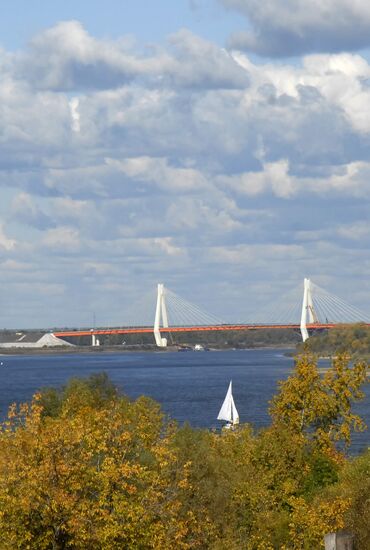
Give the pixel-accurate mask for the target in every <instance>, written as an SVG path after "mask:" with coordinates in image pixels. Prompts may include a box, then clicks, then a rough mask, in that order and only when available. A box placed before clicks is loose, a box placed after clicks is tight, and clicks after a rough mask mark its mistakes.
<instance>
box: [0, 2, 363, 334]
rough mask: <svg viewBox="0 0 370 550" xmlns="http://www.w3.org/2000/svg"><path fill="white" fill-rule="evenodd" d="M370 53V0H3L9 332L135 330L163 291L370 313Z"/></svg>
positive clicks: (3, 257)
mask: <svg viewBox="0 0 370 550" xmlns="http://www.w3.org/2000/svg"><path fill="white" fill-rule="evenodd" d="M369 37H370V7H369V5H368V3H367V2H366V1H365V0H359V1H358V2H356V3H355V4H353V2H351V1H350V0H335V1H334V0H325V2H321V3H317V1H316V0H294V1H293V0H265V2H263V3H261V2H260V1H257V0H193V1H192V2H190V1H189V2H187V1H185V0H184V1H183V2H170V1H169V0H168V1H167V0H166V1H158V2H153V1H149V0H146V1H144V0H137V1H136V2H123V1H120V2H119V1H118V0H107V1H105V2H104V3H103V2H97V1H95V2H92V1H90V2H85V1H75V2H72V1H63V2H61V1H54V2H41V1H39V2H36V1H33V2H32V8H31V3H30V2H26V1H20V0H14V1H13V2H11V3H10V2H4V3H3V4H2V17H1V20H0V47H1V49H0V288H1V289H2V292H1V294H0V296H1V298H0V306H1V307H0V325H1V326H3V327H54V326H86V325H89V324H91V319H92V312H95V315H96V320H97V324H98V325H106V326H112V325H114V326H117V325H121V324H124V323H126V322H129V321H130V320H132V317H130V315H133V313H132V312H133V310H135V307H136V306H135V305H134V304H137V303H142V302H143V300H144V298H145V296H149V295H151V296H152V297H153V293H154V292H155V285H156V284H157V283H158V282H163V283H165V284H166V285H167V286H168V287H169V288H171V289H172V290H173V291H175V292H177V293H178V294H180V295H181V296H183V297H184V298H186V299H187V300H190V301H193V302H195V303H197V304H198V305H199V306H201V307H203V308H204V309H206V310H208V311H210V312H211V313H214V314H215V315H216V316H218V317H220V318H223V319H225V320H226V321H231V322H232V321H236V320H240V321H243V320H250V319H255V320H264V319H263V312H264V311H266V310H269V308H272V307H273V308H275V304H278V303H279V302H282V304H284V305H286V300H288V299H289V298H284V296H286V295H288V294H289V292H290V291H291V289H294V288H297V286H298V285H301V284H302V281H303V278H304V277H311V278H312V279H313V280H314V281H315V282H316V283H317V284H319V285H320V286H321V287H324V288H326V289H327V290H329V291H330V292H333V293H334V294H337V295H339V296H341V297H342V298H344V299H346V300H347V301H349V302H351V303H352V304H353V305H354V306H357V307H360V308H362V309H365V310H367V311H370V300H369V295H370V259H369V240H370V226H369V202H370V201H369V198H370V184H369V181H370V178H369V176H370V87H369V82H370V65H369V61H368V55H367V52H368V48H369V46H370V38H369ZM272 304H273V305H272ZM138 307H139V306H138ZM282 307H284V306H283V305H282ZM153 314H154V313H153V312H151V311H148V320H150V319H151V317H152V316H153Z"/></svg>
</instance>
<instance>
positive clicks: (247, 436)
mask: <svg viewBox="0 0 370 550" xmlns="http://www.w3.org/2000/svg"><path fill="white" fill-rule="evenodd" d="M365 377H366V365H365V364H362V363H361V364H357V365H355V366H353V365H352V364H351V363H350V361H349V358H348V357H346V356H341V357H338V358H337V359H336V360H335V361H334V362H333V365H332V367H331V368H330V369H328V371H327V372H326V373H325V374H324V376H321V375H320V374H319V371H318V369H317V364H316V361H315V358H314V357H313V356H310V355H303V356H300V357H298V358H297V360H296V366H295V370H294V372H293V373H292V375H291V376H290V377H289V378H288V379H287V380H286V381H284V382H282V383H281V384H280V386H279V389H278V392H277V394H276V396H275V397H274V398H273V400H272V402H271V408H270V413H271V419H272V421H271V425H270V426H269V427H267V428H265V429H263V430H261V431H259V432H255V431H254V430H253V428H252V427H251V426H250V425H241V426H240V427H239V428H238V429H237V430H235V431H225V432H222V433H221V434H220V433H216V432H214V431H209V430H199V429H193V428H191V427H190V426H188V425H184V426H182V427H179V426H178V425H177V424H176V423H174V422H173V421H172V420H171V419H169V418H168V417H166V416H165V415H164V414H163V412H162V411H161V408H160V406H159V405H158V404H157V403H156V402H154V401H153V400H151V399H149V398H147V397H140V398H138V399H137V400H135V401H131V400H129V399H128V398H127V397H125V396H122V395H120V394H119V393H118V391H117V390H116V389H115V388H114V386H113V385H112V383H111V382H110V381H109V380H108V378H107V377H106V375H104V374H102V375H99V376H96V375H95V376H92V377H90V378H88V379H84V380H83V379H73V380H71V381H70V382H69V383H68V384H67V386H66V387H64V388H61V389H50V388H48V389H43V390H41V391H40V393H38V394H36V395H35V396H34V398H33V399H32V401H31V402H30V403H26V404H21V405H19V406H16V405H13V406H12V407H11V408H10V410H9V415H8V418H7V420H6V421H5V422H4V423H3V424H2V426H1V431H0V548H2V549H4V550H7V549H9V550H10V549H12V550H13V549H16V548H19V549H27V548H28V549H35V550H36V549H37V550H43V549H67V548H71V549H86V548H92V549H97V550H100V549H101V550H105V549H108V548H109V549H112V550H114V549H122V548H125V549H129V550H130V549H132V550H134V549H135V550H136V549H137V550H139V549H140V550H141V549H143V550H146V549H161V550H162V549H163V550H167V549H168V550H170V549H173V548H179V549H180V550H181V549H184V550H185V549H214V550H221V549H224V548H229V549H230V550H233V549H235V550H236V549H240V548H245V549H247V550H258V549H266V550H268V549H272V550H273V549H286V550H288V549H289V550H302V549H305V548H307V549H310V550H312V549H316V548H317V549H319V548H322V546H323V542H322V541H323V536H324V534H325V533H327V532H329V531H333V530H337V529H340V528H343V527H347V528H350V529H351V530H352V531H353V532H355V533H356V535H357V537H358V540H359V541H361V544H362V546H361V547H362V548H365V547H368V546H369V545H370V532H369V525H370V518H369V509H368V506H367V505H366V501H367V502H368V500H366V499H368V492H367V491H368V489H369V487H368V484H369V475H368V474H369V468H370V453H369V452H367V453H364V454H363V455H362V456H361V457H357V458H349V457H348V456H347V454H346V451H345V447H343V445H341V443H342V442H343V443H344V444H348V443H349V442H350V435H351V432H352V431H353V430H357V429H363V428H364V425H363V423H362V421H361V419H360V418H358V417H357V416H356V415H354V414H353V412H352V411H351V405H352V403H353V402H354V401H355V400H357V399H360V398H361V397H362V394H361V390H360V387H361V384H363V383H364V381H365Z"/></svg>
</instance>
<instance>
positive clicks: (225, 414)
mask: <svg viewBox="0 0 370 550" xmlns="http://www.w3.org/2000/svg"><path fill="white" fill-rule="evenodd" d="M217 420H226V422H230V423H231V424H238V423H239V414H238V411H237V409H236V407H235V403H234V399H233V395H232V382H231V381H230V384H229V389H228V390H227V393H226V397H225V399H224V402H223V403H222V407H221V409H220V412H219V413H218V416H217Z"/></svg>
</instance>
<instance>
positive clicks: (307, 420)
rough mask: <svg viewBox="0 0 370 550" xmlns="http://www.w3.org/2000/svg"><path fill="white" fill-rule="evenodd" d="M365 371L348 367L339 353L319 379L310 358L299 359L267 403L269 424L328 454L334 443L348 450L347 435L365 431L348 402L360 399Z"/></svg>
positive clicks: (361, 366) (359, 365)
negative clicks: (300, 436)
mask: <svg viewBox="0 0 370 550" xmlns="http://www.w3.org/2000/svg"><path fill="white" fill-rule="evenodd" d="M366 372H367V365H366V363H364V362H358V363H356V364H355V365H353V366H352V365H351V362H350V358H349V356H347V355H345V354H343V355H339V356H338V357H336V358H334V360H333V363H332V366H331V367H330V368H328V369H327V371H326V372H325V373H324V375H323V376H321V374H320V371H319V369H318V367H317V359H316V358H315V357H314V356H313V355H311V354H303V355H301V356H299V357H298V358H297V359H296V362H295V369H294V372H293V375H292V376H290V377H289V378H288V379H287V380H286V381H284V382H281V383H280V391H279V393H278V394H277V395H276V396H275V397H274V398H273V399H272V401H271V407H270V414H271V416H272V419H273V423H274V424H276V425H279V424H283V425H286V426H289V428H290V429H291V430H293V431H294V432H295V433H301V434H302V435H304V437H305V438H306V440H307V441H311V442H315V443H316V444H317V445H318V446H319V447H321V448H322V449H325V450H326V451H327V452H328V453H332V452H335V446H334V444H335V443H336V442H342V443H344V445H345V446H347V447H348V446H349V444H350V442H351V432H352V431H353V430H364V429H365V428H366V426H365V424H364V422H363V420H362V419H361V418H360V417H359V416H358V415H356V414H354V413H353V412H352V410H351V407H352V403H353V402H354V401H356V400H358V399H361V398H363V396H364V394H363V392H362V391H361V390H360V388H361V386H362V385H363V384H364V383H365V382H366Z"/></svg>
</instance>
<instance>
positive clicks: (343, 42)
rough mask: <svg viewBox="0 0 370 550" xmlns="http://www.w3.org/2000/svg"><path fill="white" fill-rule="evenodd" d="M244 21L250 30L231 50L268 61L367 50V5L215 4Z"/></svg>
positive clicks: (273, 0)
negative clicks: (273, 58) (250, 52)
mask: <svg viewBox="0 0 370 550" xmlns="http://www.w3.org/2000/svg"><path fill="white" fill-rule="evenodd" d="M219 1H220V2H221V3H222V4H223V5H224V6H225V7H226V8H229V9H233V10H237V11H238V12H240V13H241V14H243V15H245V16H246V18H247V21H248V23H249V26H250V28H248V30H245V31H240V32H238V33H235V34H234V35H233V36H232V37H231V39H230V44H231V46H232V47H235V48H238V49H245V50H248V51H253V52H255V53H257V54H260V55H266V56H270V57H280V56H298V55H301V54H303V53H308V52H338V51H346V50H347V51H353V50H359V49H362V48H367V47H369V45H370V5H369V3H368V2H367V1H366V0H355V1H353V0H265V1H264V2H260V1H259V0H219Z"/></svg>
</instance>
